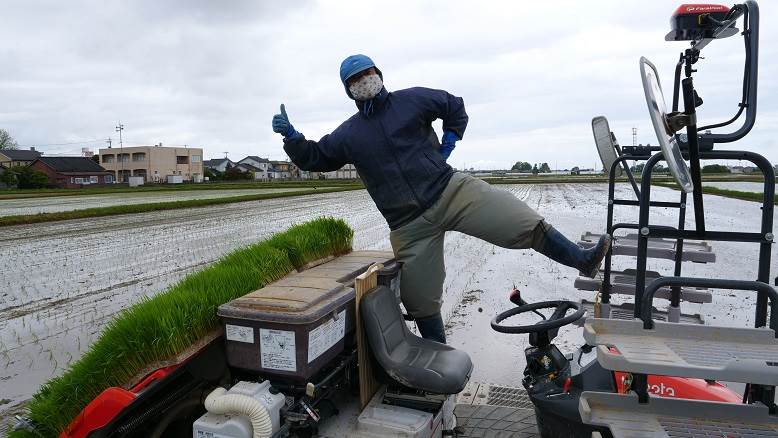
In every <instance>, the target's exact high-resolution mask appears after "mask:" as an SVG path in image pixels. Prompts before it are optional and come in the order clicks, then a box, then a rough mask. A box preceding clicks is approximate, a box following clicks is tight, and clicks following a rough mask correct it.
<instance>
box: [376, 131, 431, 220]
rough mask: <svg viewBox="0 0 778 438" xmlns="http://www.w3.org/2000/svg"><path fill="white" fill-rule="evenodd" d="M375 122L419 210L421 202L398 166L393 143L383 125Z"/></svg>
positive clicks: (398, 162)
mask: <svg viewBox="0 0 778 438" xmlns="http://www.w3.org/2000/svg"><path fill="white" fill-rule="evenodd" d="M376 122H378V126H380V127H381V134H383V135H384V138H385V139H386V141H387V142H388V143H389V146H390V149H391V152H392V157H393V158H394V162H395V164H397V168H398V169H400V175H402V178H403V181H405V185H406V186H408V188H409V189H410V190H411V194H412V195H413V199H414V200H415V201H416V205H417V206H418V208H419V209H420V208H421V201H420V200H419V195H417V194H416V190H414V188H413V186H412V185H411V183H410V182H409V181H408V178H407V177H406V176H405V172H403V169H402V167H401V166H400V161H399V160H398V159H397V154H396V153H395V152H394V142H392V141H391V140H390V139H389V136H388V135H386V130H385V129H384V124H383V123H381V121H380V120H376Z"/></svg>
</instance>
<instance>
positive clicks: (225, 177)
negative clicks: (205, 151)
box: [203, 163, 254, 181]
mask: <svg viewBox="0 0 778 438" xmlns="http://www.w3.org/2000/svg"><path fill="white" fill-rule="evenodd" d="M203 176H205V177H207V178H208V180H209V181H242V180H253V179H254V172H249V171H246V172H244V171H242V170H240V169H238V168H237V167H234V166H233V165H231V164H229V163H227V169H226V170H225V171H224V172H219V171H218V170H216V169H209V168H207V167H206V168H205V170H204V171H203Z"/></svg>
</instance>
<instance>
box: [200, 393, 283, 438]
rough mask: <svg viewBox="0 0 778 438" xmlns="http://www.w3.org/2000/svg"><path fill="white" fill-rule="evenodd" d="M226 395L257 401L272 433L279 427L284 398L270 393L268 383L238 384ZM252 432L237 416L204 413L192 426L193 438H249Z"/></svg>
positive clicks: (244, 418)
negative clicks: (263, 408)
mask: <svg viewBox="0 0 778 438" xmlns="http://www.w3.org/2000/svg"><path fill="white" fill-rule="evenodd" d="M227 394H242V395H247V396H249V397H252V398H254V399H255V400H259V402H260V403H262V404H263V405H264V406H265V408H267V411H268V413H269V414H270V421H271V423H272V424H273V433H275V432H278V429H279V428H280V427H281V418H280V417H281V407H282V406H284V404H285V403H286V397H284V394H281V393H280V392H276V393H275V394H273V393H272V392H271V391H270V382H269V381H267V380H266V381H264V382H262V383H257V382H238V383H236V384H235V385H234V386H233V387H232V388H230V390H229V391H227ZM253 433H254V431H253V430H252V428H251V423H250V422H249V420H248V419H247V418H246V417H243V416H239V415H216V414H211V413H209V412H206V413H205V414H204V415H203V416H202V417H200V418H198V419H197V421H195V422H194V424H193V425H192V436H193V438H214V437H219V438H251V437H252V435H253Z"/></svg>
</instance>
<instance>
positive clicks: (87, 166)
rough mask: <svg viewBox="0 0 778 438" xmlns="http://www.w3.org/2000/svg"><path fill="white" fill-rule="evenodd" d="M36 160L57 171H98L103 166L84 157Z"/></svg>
mask: <svg viewBox="0 0 778 438" xmlns="http://www.w3.org/2000/svg"><path fill="white" fill-rule="evenodd" d="M36 161H40V162H41V163H43V164H45V165H47V166H49V167H51V168H52V169H54V170H55V171H57V172H59V173H100V172H106V170H105V169H104V168H103V166H101V165H99V164H97V163H95V161H94V160H93V159H91V158H85V157H40V158H38V159H37V160H36Z"/></svg>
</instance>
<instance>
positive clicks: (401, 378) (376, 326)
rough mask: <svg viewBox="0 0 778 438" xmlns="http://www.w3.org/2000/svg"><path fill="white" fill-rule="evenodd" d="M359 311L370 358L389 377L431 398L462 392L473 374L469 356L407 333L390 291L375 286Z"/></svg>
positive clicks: (407, 330) (409, 332)
mask: <svg viewBox="0 0 778 438" xmlns="http://www.w3.org/2000/svg"><path fill="white" fill-rule="evenodd" d="M360 310H361V312H362V321H364V326H365V332H366V333H367V339H368V342H369V344H370V349H371V350H372V352H373V356H374V357H375V359H376V361H377V362H378V364H379V365H381V367H382V368H383V369H384V370H385V371H386V374H387V375H388V376H389V377H391V378H392V379H394V380H395V381H397V382H398V383H400V384H401V385H404V386H407V387H409V388H413V389H418V390H422V391H424V392H428V393H432V394H456V393H458V392H460V391H462V389H464V387H465V385H466V384H467V381H468V380H470V374H471V373H472V372H473V362H472V361H471V360H470V356H468V355H467V353H465V352H464V351H459V350H457V349H455V348H453V347H450V346H448V345H446V344H441V343H439V342H435V341H430V340H427V339H423V338H420V337H418V336H416V335H414V334H413V333H411V331H410V330H409V329H408V326H406V325H405V320H404V319H403V316H402V313H400V308H399V306H397V298H396V297H395V294H394V292H393V291H392V290H391V289H389V288H387V287H386V286H379V287H378V288H376V289H375V290H374V291H372V292H369V293H368V294H367V295H366V296H365V297H364V298H362V302H361V303H360Z"/></svg>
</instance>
